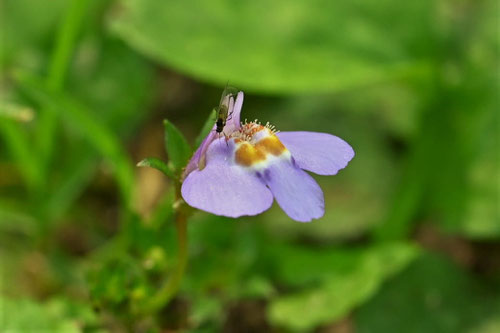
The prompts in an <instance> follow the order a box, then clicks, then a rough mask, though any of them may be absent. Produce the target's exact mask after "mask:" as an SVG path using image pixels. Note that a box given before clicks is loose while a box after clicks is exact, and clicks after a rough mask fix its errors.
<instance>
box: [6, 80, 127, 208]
mask: <svg viewBox="0 0 500 333" xmlns="http://www.w3.org/2000/svg"><path fill="white" fill-rule="evenodd" d="M16 79H17V80H18V82H19V83H20V86H21V88H22V89H23V91H24V92H25V93H27V94H28V95H29V96H30V97H31V98H33V99H35V100H36V101H37V102H38V103H40V104H43V105H45V104H47V105H48V106H49V108H52V109H54V110H55V111H56V112H59V113H60V114H61V116H62V117H63V119H64V120H65V122H66V123H67V124H68V125H69V126H73V127H75V128H76V129H77V130H79V131H80V132H81V134H83V135H85V137H86V138H87V140H88V142H89V143H90V144H91V145H92V146H93V147H94V149H96V151H98V152H99V153H101V154H102V155H103V156H105V157H106V159H107V160H108V161H110V162H111V164H112V165H113V167H114V171H115V177H116V179H117V182H118V185H119V186H120V190H121V196H122V199H123V201H124V203H125V204H126V206H127V207H128V208H130V207H131V200H132V188H133V179H134V172H133V169H132V167H131V163H130V160H129V158H128V156H127V153H126V152H125V151H124V149H123V148H122V145H121V142H120V141H119V139H118V138H117V137H116V135H115V134H114V133H113V131H111V130H110V129H109V128H108V127H107V126H106V125H104V124H102V123H101V122H99V121H98V120H97V119H95V118H94V116H93V115H92V112H91V111H89V110H88V109H87V108H86V107H85V106H84V105H82V104H80V103H78V102H77V101H76V100H74V99H72V98H71V97H70V96H68V95H63V94H58V93H54V92H51V91H50V90H48V89H47V88H46V87H45V85H44V84H43V83H42V82H41V81H40V80H37V79H36V78H34V77H31V76H29V75H26V74H25V73H22V72H18V73H17V74H16Z"/></svg>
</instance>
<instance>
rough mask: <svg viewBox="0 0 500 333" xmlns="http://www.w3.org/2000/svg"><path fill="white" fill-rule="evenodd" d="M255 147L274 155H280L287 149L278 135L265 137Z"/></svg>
mask: <svg viewBox="0 0 500 333" xmlns="http://www.w3.org/2000/svg"><path fill="white" fill-rule="evenodd" d="M255 148H256V149H257V150H262V151H265V152H266V153H270V154H272V155H274V156H280V155H281V154H283V152H284V151H286V147H285V146H284V145H283V144H282V143H281V141H280V139H278V137H277V136H276V135H271V136H268V137H266V138H263V139H262V140H260V141H259V142H257V143H256V144H255Z"/></svg>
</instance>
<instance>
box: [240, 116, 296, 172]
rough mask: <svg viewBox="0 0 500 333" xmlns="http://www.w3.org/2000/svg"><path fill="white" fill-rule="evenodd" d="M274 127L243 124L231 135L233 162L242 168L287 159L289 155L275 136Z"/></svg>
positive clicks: (253, 123) (252, 123)
mask: <svg viewBox="0 0 500 333" xmlns="http://www.w3.org/2000/svg"><path fill="white" fill-rule="evenodd" d="M275 133H276V131H275V129H274V126H271V125H269V123H267V124H266V125H265V126H264V125H261V124H259V123H257V122H250V123H246V122H245V123H244V124H242V125H241V128H240V129H239V130H238V131H236V132H234V133H232V134H231V138H234V143H235V145H236V151H235V156H234V158H235V162H236V163H237V164H239V165H241V166H244V167H258V166H259V165H261V166H264V165H265V164H267V163H268V162H270V161H271V160H272V159H275V158H281V157H283V158H289V157H290V153H289V151H288V150H287V149H286V147H285V146H284V145H283V143H281V141H280V140H279V138H278V137H277V136H276V135H275Z"/></svg>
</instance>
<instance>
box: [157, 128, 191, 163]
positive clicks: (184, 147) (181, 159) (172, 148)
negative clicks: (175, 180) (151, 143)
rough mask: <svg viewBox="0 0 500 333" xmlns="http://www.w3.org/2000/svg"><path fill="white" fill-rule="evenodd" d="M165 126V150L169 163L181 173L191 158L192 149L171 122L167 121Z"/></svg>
mask: <svg viewBox="0 0 500 333" xmlns="http://www.w3.org/2000/svg"><path fill="white" fill-rule="evenodd" d="M163 125H164V126H165V149H166V151H167V155H168V159H169V163H171V164H172V167H173V168H174V170H176V172H177V173H179V172H180V171H181V170H182V168H184V167H185V166H186V165H187V162H188V161H189V159H190V158H191V155H192V151H191V147H189V144H188V143H187V140H186V138H185V137H184V135H183V134H182V133H181V132H180V131H179V130H178V129H177V127H175V126H174V125H173V124H172V123H171V122H169V121H168V120H166V119H165V120H164V121H163Z"/></svg>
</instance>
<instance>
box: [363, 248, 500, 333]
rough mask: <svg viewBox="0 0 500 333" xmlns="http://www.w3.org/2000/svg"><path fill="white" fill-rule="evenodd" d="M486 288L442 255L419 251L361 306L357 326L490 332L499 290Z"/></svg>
mask: <svg viewBox="0 0 500 333" xmlns="http://www.w3.org/2000/svg"><path fill="white" fill-rule="evenodd" d="M485 287H486V285H485V284H484V283H480V282H479V281H475V280H473V279H472V278H471V277H470V276H468V275H467V274H465V273H464V272H463V271H461V270H460V269H458V268H457V267H455V266H454V265H453V264H452V263H451V262H449V261H447V260H445V259H442V258H439V257H436V256H433V255H425V256H422V257H421V258H420V259H419V260H417V261H415V262H414V263H413V264H412V265H411V266H410V267H408V269H407V270H405V271H404V272H403V273H402V274H401V275H399V276H398V277H396V278H394V279H393V280H391V282H390V283H388V284H386V285H385V286H384V288H383V289H382V290H381V291H380V292H379V294H378V295H377V296H375V297H374V298H373V299H372V300H371V301H369V302H368V303H367V304H365V305H363V306H362V307H361V308H360V310H359V311H358V313H356V316H355V322H356V326H357V327H356V331H359V332H361V333H363V332H403V331H404V332H450V333H451V332H453V333H457V332H475V331H477V332H479V331H481V332H488V330H486V329H485V326H487V323H488V322H489V321H490V320H492V319H493V320H494V319H495V318H496V319H498V318H499V316H500V301H499V300H500V297H499V296H500V293H499V292H500V290H498V288H497V290H495V291H493V290H491V289H490V290H486V288H485ZM388 314H390V315H388ZM480 328H482V329H480ZM490 332H493V331H490Z"/></svg>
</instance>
